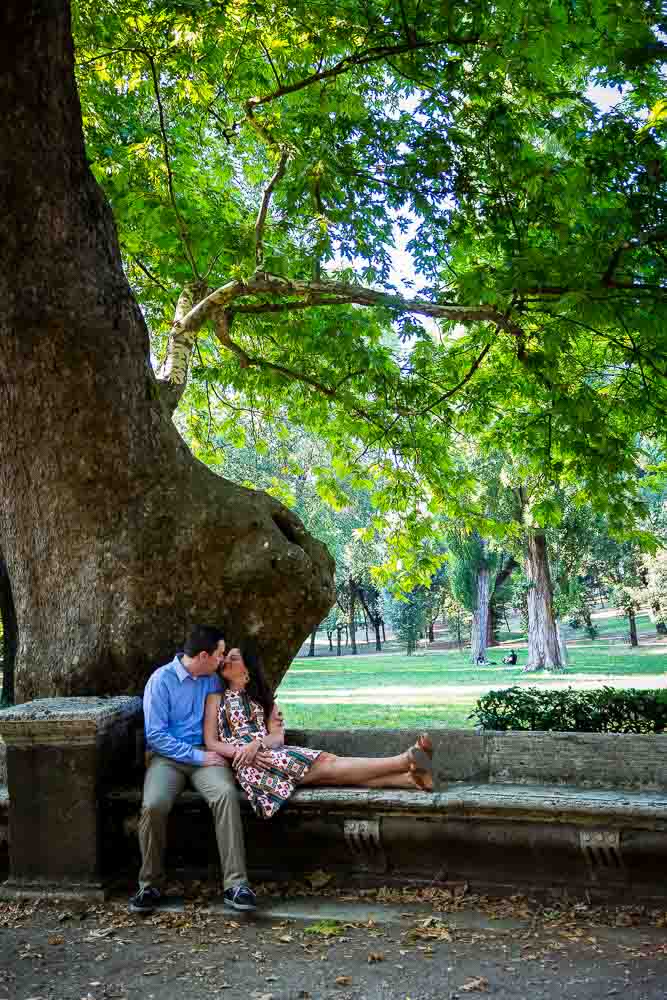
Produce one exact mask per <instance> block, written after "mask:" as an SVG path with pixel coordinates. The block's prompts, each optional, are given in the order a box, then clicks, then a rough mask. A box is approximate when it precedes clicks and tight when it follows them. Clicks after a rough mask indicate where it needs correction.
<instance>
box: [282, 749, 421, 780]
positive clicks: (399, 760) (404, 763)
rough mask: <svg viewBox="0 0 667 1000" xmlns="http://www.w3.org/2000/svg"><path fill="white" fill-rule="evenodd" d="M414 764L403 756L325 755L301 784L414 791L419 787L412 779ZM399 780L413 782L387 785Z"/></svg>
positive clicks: (403, 754) (318, 760) (404, 754)
mask: <svg viewBox="0 0 667 1000" xmlns="http://www.w3.org/2000/svg"><path fill="white" fill-rule="evenodd" d="M410 764H411V758H410V756H409V753H401V754H398V755H397V756H396V757H336V756H334V755H333V754H322V755H321V756H320V757H318V758H317V760H316V761H315V763H314V764H313V766H312V767H311V768H310V770H309V771H308V773H307V774H306V775H304V777H303V778H302V779H301V781H300V782H299V784H301V785H353V786H355V785H356V786H361V787H362V788H368V787H370V788H383V787H384V788H396V787H399V788H414V786H415V783H414V781H413V780H412V778H411V777H410V776H409V769H410ZM398 777H401V778H402V779H403V780H404V781H406V780H407V778H409V779H410V780H409V784H407V783H406V784H402V783H401V784H399V785H397V784H396V783H395V781H393V780H392V781H391V782H389V783H388V784H387V779H390V778H391V779H394V778H398ZM380 782H384V784H380Z"/></svg>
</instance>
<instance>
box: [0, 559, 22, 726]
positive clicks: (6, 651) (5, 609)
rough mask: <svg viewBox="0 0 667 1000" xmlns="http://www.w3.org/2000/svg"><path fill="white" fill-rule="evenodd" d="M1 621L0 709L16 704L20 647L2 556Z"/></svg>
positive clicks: (0, 569) (0, 574) (7, 577)
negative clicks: (16, 667) (0, 686)
mask: <svg viewBox="0 0 667 1000" xmlns="http://www.w3.org/2000/svg"><path fill="white" fill-rule="evenodd" d="M0 621H2V691H1V692H0V708H6V707H7V705H13V704H14V664H15V661H16V650H17V647H18V632H17V625H16V612H15V610H14V601H13V598H12V588H11V587H10V585H9V574H8V573H7V567H6V566H5V562H4V559H3V558H2V556H1V555H0Z"/></svg>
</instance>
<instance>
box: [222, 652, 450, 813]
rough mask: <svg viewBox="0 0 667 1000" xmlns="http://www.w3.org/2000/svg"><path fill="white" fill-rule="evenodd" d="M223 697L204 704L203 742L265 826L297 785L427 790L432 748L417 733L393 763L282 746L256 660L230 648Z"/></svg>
mask: <svg viewBox="0 0 667 1000" xmlns="http://www.w3.org/2000/svg"><path fill="white" fill-rule="evenodd" d="M221 676H222V680H223V682H224V685H225V690H224V692H223V693H220V694H219V693H217V692H214V693H212V694H210V695H209V696H208V698H207V701H206V715H205V718H204V739H205V741H206V746H207V748H208V750H209V751H210V752H211V753H218V754H220V755H221V756H224V757H226V758H227V759H228V760H230V761H231V763H232V767H233V769H234V773H235V774H236V779H237V781H238V782H239V784H240V785H241V787H242V788H243V790H244V791H245V792H246V794H247V796H248V799H249V800H250V804H251V806H252V808H253V809H254V811H255V812H256V813H257V815H258V816H260V817H262V818H263V819H270V817H271V816H274V815H275V813H276V812H277V811H278V809H279V808H280V806H282V805H283V804H284V803H285V802H287V800H288V799H289V798H290V796H291V795H292V793H293V792H294V790H295V788H296V787H297V786H300V785H353V786H357V787H362V788H411V789H415V788H419V789H421V790H422V791H427V792H431V791H432V790H433V778H432V763H431V758H432V755H433V747H432V744H431V740H430V737H429V736H428V735H427V734H426V733H422V734H421V735H420V736H419V738H418V740H417V742H416V744H415V745H414V746H412V747H410V748H409V749H408V750H406V751H405V752H404V753H401V754H398V755H396V756H394V757H338V756H336V755H335V754H331V753H327V752H325V751H323V750H311V749H309V748H307V747H295V746H285V729H284V726H283V723H282V716H281V715H280V712H279V711H278V708H277V706H276V703H275V701H274V698H273V695H272V694H271V690H270V688H269V686H268V684H267V682H266V680H265V678H264V672H263V670H262V667H261V663H260V661H259V658H258V657H257V655H256V654H255V653H254V652H253V651H252V650H251V649H250V648H249V647H247V646H245V647H243V649H238V648H236V649H231V650H230V651H229V653H228V655H227V657H226V659H225V661H224V664H223V666H222V668H221Z"/></svg>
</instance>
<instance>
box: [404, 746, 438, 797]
mask: <svg viewBox="0 0 667 1000" xmlns="http://www.w3.org/2000/svg"><path fill="white" fill-rule="evenodd" d="M419 740H421V736H420V737H419ZM419 740H417V743H416V744H415V745H414V746H413V747H410V749H409V750H408V752H407V754H406V756H407V758H408V771H409V772H410V775H411V777H412V780H413V781H414V783H415V785H416V786H417V788H421V789H422V791H424V792H432V791H433V762H432V761H431V757H430V755H429V754H428V752H427V751H426V750H425V749H423V747H422V746H420V745H419Z"/></svg>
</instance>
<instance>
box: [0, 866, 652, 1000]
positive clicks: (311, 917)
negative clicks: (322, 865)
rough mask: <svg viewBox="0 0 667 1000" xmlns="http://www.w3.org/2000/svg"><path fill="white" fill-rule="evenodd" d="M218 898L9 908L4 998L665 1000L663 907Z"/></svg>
mask: <svg viewBox="0 0 667 1000" xmlns="http://www.w3.org/2000/svg"><path fill="white" fill-rule="evenodd" d="M175 888H176V889H177V890H179V889H180V891H183V888H184V887H183V886H180V887H179V886H176V887H175ZM301 888H303V887H301ZM306 888H307V887H306ZM216 894H217V890H216V889H215V888H214V887H210V886H206V885H202V884H195V886H194V887H193V886H190V887H188V888H187V889H186V897H185V899H184V900H181V901H180V902H179V901H176V903H175V905H174V908H173V909H170V910H163V911H160V912H156V913H155V914H154V915H153V916H149V917H137V916H132V915H130V914H128V912H127V903H126V898H125V897H124V896H123V897H120V896H119V897H117V898H114V899H112V900H111V901H109V902H107V903H104V904H99V905H98V904H96V905H88V906H75V905H73V904H71V903H70V904H67V903H58V902H56V901H49V902H47V901H44V900H40V901H37V902H30V903H2V904H0V928H2V931H1V933H0V1000H112V998H113V1000H200V998H201V1000H203V998H206V1000H209V998H223V1000H311V998H312V1000H325V998H327V1000H328V998H332V1000H334V998H335V1000H394V998H396V1000H408V998H409V1000H457V998H461V1000H463V998H465V997H466V996H470V997H471V998H474V997H476V996H482V995H483V994H488V995H489V996H493V997H498V998H510V997H511V998H512V1000H523V998H526V1000H528V998H530V1000H540V998H556V997H557V998H559V1000H560V998H568V1000H569V998H572V1000H579V998H581V1000H583V998H587V1000H596V998H607V997H616V996H618V997H621V996H622V997H624V998H625V1000H649V998H650V1000H657V998H661V1000H663V998H667V929H666V927H667V913H665V911H664V910H660V909H655V908H653V909H646V908H642V907H620V908H600V907H594V906H591V905H588V904H585V903H569V904H568V903H554V904H549V905H545V904H543V903H538V902H536V901H531V900H527V899H525V898H522V897H512V898H510V899H505V900H490V899H486V898H484V897H478V896H470V895H468V894H467V893H465V892H462V891H458V890H457V891H456V892H448V891H447V890H442V889H439V890H423V891H421V892H412V893H407V892H398V891H396V890H379V892H377V891H373V892H371V893H365V894H363V896H360V895H359V894H358V893H356V894H354V893H353V894H349V893H348V894H346V893H344V892H343V893H341V892H337V893H331V894H329V897H328V898H326V906H327V909H326V914H325V916H324V917H323V916H322V913H323V910H322V905H323V904H322V898H323V896H324V897H326V889H322V890H321V891H317V890H313V891H311V893H310V896H308V895H307V896H305V897H298V898H296V897H294V898H292V899H291V900H290V898H289V896H290V893H288V894H287V895H285V890H284V888H283V889H282V890H281V888H280V887H276V886H272V887H270V888H269V890H268V891H267V890H266V889H265V890H264V891H263V893H261V895H260V909H259V912H258V914H257V915H256V916H254V917H251V918H249V919H244V918H243V917H239V916H238V915H236V914H235V913H230V911H225V910H224V908H223V907H222V906H221V905H220V902H219V899H218V898H216ZM286 913H287V914H288V915H287V916H286V915H285V914H286ZM289 914H291V915H292V916H289Z"/></svg>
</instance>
